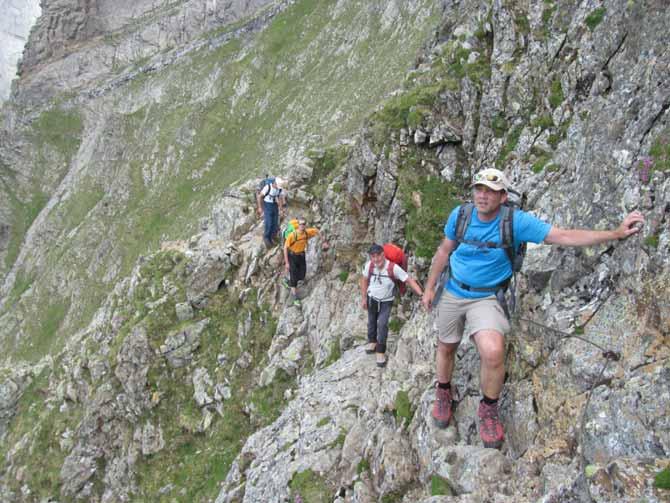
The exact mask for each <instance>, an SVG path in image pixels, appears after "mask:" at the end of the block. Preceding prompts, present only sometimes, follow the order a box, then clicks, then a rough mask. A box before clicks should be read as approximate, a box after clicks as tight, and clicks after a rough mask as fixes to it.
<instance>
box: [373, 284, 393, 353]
mask: <svg viewBox="0 0 670 503" xmlns="http://www.w3.org/2000/svg"><path fill="white" fill-rule="evenodd" d="M392 306H393V301H392V300H389V301H387V302H381V301H378V300H376V299H373V298H372V297H370V296H369V295H368V342H376V343H377V346H376V347H375V352H376V353H386V338H387V337H388V334H389V318H390V316H391V307H392Z"/></svg>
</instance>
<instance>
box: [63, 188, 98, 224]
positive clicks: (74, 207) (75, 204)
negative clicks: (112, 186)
mask: <svg viewBox="0 0 670 503" xmlns="http://www.w3.org/2000/svg"><path fill="white" fill-rule="evenodd" d="M104 195H105V191H104V189H103V188H102V187H100V186H97V185H95V183H94V182H92V181H91V182H90V183H86V182H84V183H83V184H82V187H80V188H79V190H78V191H77V192H76V193H74V194H72V195H71V196H70V197H69V198H68V199H67V200H66V201H65V202H64V203H63V205H62V206H61V207H60V208H58V209H57V210H56V211H58V212H59V213H61V214H62V215H63V219H62V222H63V225H64V227H65V229H68V230H69V229H74V228H75V227H77V226H78V225H79V224H81V223H82V222H83V221H84V219H85V218H86V216H87V215H88V214H89V213H90V211H91V210H92V209H93V208H95V206H96V205H97V204H98V203H99V202H100V201H101V200H102V198H103V197H104Z"/></svg>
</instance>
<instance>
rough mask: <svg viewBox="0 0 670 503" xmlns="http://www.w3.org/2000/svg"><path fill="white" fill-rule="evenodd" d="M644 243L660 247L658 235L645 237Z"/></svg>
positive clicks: (650, 246)
mask: <svg viewBox="0 0 670 503" xmlns="http://www.w3.org/2000/svg"><path fill="white" fill-rule="evenodd" d="M644 244H645V245H647V246H648V247H649V248H658V236H657V235H655V234H653V235H651V236H647V237H646V238H645V239H644Z"/></svg>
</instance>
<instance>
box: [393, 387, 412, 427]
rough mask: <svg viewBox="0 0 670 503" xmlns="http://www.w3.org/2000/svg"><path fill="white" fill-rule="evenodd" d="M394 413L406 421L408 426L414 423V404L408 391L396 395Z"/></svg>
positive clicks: (401, 391)
mask: <svg viewBox="0 0 670 503" xmlns="http://www.w3.org/2000/svg"><path fill="white" fill-rule="evenodd" d="M394 413H395V416H396V418H398V419H400V420H404V423H405V424H406V425H409V423H411V422H412V418H413V417H414V407H412V402H411V401H410V400H409V395H408V393H407V391H404V390H400V391H398V392H397V393H396V395H395V410H394Z"/></svg>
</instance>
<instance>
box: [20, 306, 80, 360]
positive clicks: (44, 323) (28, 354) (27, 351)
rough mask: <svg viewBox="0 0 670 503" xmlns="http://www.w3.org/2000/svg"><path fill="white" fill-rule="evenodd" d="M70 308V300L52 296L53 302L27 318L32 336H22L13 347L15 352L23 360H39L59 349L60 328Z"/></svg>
mask: <svg viewBox="0 0 670 503" xmlns="http://www.w3.org/2000/svg"><path fill="white" fill-rule="evenodd" d="M69 309H70V301H69V300H67V299H60V298H59V297H58V296H52V297H51V302H50V303H49V304H47V305H45V306H42V308H41V309H40V310H39V311H38V312H37V314H36V316H34V317H32V318H31V319H29V320H27V321H26V323H27V326H28V329H29V331H30V333H32V334H33V336H32V337H30V338H21V339H20V340H19V341H17V344H16V346H15V347H14V348H13V353H14V354H15V355H16V356H17V358H20V359H22V360H26V361H31V362H34V361H37V360H39V359H40V357H41V356H42V355H44V354H47V353H50V352H51V351H52V350H58V349H59V348H60V344H61V338H60V337H59V333H58V332H59V330H60V328H61V325H62V323H63V320H65V317H66V316H67V313H68V310H69Z"/></svg>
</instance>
